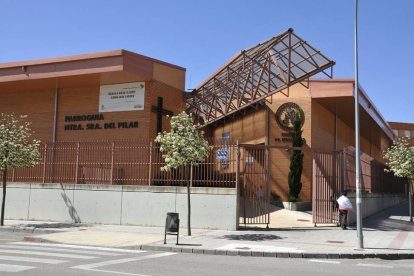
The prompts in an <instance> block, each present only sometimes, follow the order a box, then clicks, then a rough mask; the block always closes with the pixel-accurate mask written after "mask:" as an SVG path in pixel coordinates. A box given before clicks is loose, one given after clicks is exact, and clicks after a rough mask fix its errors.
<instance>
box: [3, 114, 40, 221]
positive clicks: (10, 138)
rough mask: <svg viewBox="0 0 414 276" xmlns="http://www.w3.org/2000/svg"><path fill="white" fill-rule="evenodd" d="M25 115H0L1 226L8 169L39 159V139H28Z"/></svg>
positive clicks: (29, 165)
mask: <svg viewBox="0 0 414 276" xmlns="http://www.w3.org/2000/svg"><path fill="white" fill-rule="evenodd" d="M25 118H26V116H20V118H18V117H16V116H14V115H13V114H3V113H2V114H1V116H0V170H1V172H2V175H3V202H2V205H1V221H0V224H1V226H3V225H4V210H5V203H6V182H7V172H8V170H9V169H14V168H20V167H32V166H34V165H36V164H37V163H38V162H39V160H40V152H39V145H40V141H38V140H32V141H30V136H31V134H32V132H31V130H30V123H29V122H27V121H25Z"/></svg>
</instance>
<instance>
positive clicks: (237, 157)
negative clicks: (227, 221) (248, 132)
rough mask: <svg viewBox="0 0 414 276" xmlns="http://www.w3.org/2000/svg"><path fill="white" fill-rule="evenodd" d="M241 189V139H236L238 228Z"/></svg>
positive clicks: (237, 225) (237, 226)
mask: <svg viewBox="0 0 414 276" xmlns="http://www.w3.org/2000/svg"><path fill="white" fill-rule="evenodd" d="M240 191H241V189H240V144H239V140H236V193H237V195H236V230H238V229H239V224H240V215H239V214H240V210H239V208H240V202H239V201H240Z"/></svg>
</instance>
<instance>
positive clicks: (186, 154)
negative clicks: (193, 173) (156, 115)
mask: <svg viewBox="0 0 414 276" xmlns="http://www.w3.org/2000/svg"><path fill="white" fill-rule="evenodd" d="M198 127H199V125H194V123H193V120H192V118H191V116H190V115H188V114H187V113H185V112H182V113H181V114H178V115H177V116H173V117H171V131H170V132H166V131H164V132H163V133H159V134H158V135H157V137H156V138H155V141H156V142H157V143H159V144H160V151H161V152H162V156H163V158H164V160H165V166H163V167H162V168H161V170H163V171H170V170H172V169H177V168H178V167H180V166H184V167H185V168H186V179H187V205H188V208H187V210H188V220H187V227H188V235H189V236H191V223H190V218H191V205H190V182H189V181H188V169H187V168H188V165H191V166H192V165H196V164H198V163H199V162H201V161H203V160H204V159H205V158H206V157H207V156H208V155H209V154H210V150H211V147H210V146H209V144H208V142H207V141H206V140H205V139H204V137H203V132H199V131H198Z"/></svg>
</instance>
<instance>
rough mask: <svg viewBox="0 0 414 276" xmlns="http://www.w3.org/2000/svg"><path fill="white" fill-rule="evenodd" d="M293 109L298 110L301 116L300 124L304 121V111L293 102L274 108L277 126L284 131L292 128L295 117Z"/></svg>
mask: <svg viewBox="0 0 414 276" xmlns="http://www.w3.org/2000/svg"><path fill="white" fill-rule="evenodd" d="M295 110H299V112H300V117H301V118H302V126H303V124H304V123H305V113H303V110H302V108H300V106H299V105H297V104H295V103H291V102H289V103H284V104H282V105H281V106H279V108H278V109H277V110H276V114H275V118H276V122H277V124H278V126H279V127H280V128H281V129H283V130H285V131H292V130H293V120H294V119H295Z"/></svg>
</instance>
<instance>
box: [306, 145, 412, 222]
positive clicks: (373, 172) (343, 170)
mask: <svg viewBox="0 0 414 276" xmlns="http://www.w3.org/2000/svg"><path fill="white" fill-rule="evenodd" d="M361 176H362V177H361V191H362V192H363V193H386V194H403V193H404V192H405V185H406V183H407V179H405V178H400V177H396V176H394V174H393V173H392V172H388V171H387V170H386V166H385V165H384V164H382V163H380V162H378V161H376V160H374V159H373V158H372V157H370V156H368V155H364V154H363V155H362V156H361ZM355 189H356V185H355V152H354V151H353V149H352V148H348V149H345V150H343V151H337V152H332V151H330V152H323V151H314V152H313V190H312V215H313V222H314V223H315V224H316V223H336V222H338V214H337V211H336V209H335V200H336V199H337V198H338V197H339V196H340V195H341V192H342V191H343V190H347V191H351V192H354V191H355Z"/></svg>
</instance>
